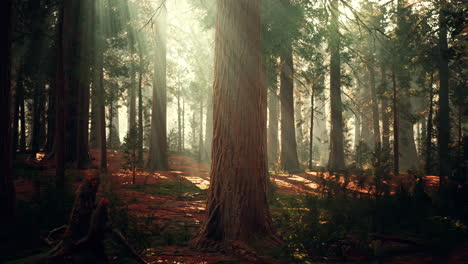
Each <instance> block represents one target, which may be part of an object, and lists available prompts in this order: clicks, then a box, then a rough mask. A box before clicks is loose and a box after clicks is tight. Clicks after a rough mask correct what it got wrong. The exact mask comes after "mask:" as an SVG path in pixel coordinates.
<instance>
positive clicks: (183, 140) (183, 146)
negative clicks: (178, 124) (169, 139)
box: [182, 98, 211, 151]
mask: <svg viewBox="0 0 468 264" xmlns="http://www.w3.org/2000/svg"><path fill="white" fill-rule="evenodd" d="M182 99H183V100H182V151H184V150H185V98H182ZM210 144H211V143H210Z"/></svg>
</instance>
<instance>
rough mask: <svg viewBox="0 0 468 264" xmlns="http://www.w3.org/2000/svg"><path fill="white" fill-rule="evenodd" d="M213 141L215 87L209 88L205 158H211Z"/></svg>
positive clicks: (207, 159)
mask: <svg viewBox="0 0 468 264" xmlns="http://www.w3.org/2000/svg"><path fill="white" fill-rule="evenodd" d="M212 141H213V89H212V88H211V89H209V93H208V100H207V102H206V125H205V160H206V161H209V160H210V159H211V142H212Z"/></svg>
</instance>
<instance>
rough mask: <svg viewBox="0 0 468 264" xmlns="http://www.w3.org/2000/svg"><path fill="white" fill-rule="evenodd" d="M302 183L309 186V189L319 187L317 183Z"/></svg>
mask: <svg viewBox="0 0 468 264" xmlns="http://www.w3.org/2000/svg"><path fill="white" fill-rule="evenodd" d="M304 185H305V186H307V187H309V188H311V189H317V188H318V187H319V186H318V184H316V183H313V182H310V183H306V184H304Z"/></svg>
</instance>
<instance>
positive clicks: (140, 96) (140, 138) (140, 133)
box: [138, 52, 144, 164]
mask: <svg viewBox="0 0 468 264" xmlns="http://www.w3.org/2000/svg"><path fill="white" fill-rule="evenodd" d="M142 81H143V55H142V54H141V52H140V70H139V76H138V164H143V129H144V128H143V92H142V89H143V87H142Z"/></svg>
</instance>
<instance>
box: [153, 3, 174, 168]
mask: <svg viewBox="0 0 468 264" xmlns="http://www.w3.org/2000/svg"><path fill="white" fill-rule="evenodd" d="M166 13H167V10H166V6H165V5H163V6H162V8H161V9H160V10H159V14H158V16H157V18H156V20H157V21H156V26H155V28H156V52H155V53H156V56H155V64H154V65H155V66H154V77H153V105H152V108H151V112H152V116H151V139H150V148H149V155H148V168H149V169H151V170H166V169H167V168H168V167H169V165H168V160H167V124H166V111H167V109H166V103H167V98H166V23H167V21H166V20H167V19H166V15H167V14H166Z"/></svg>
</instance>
